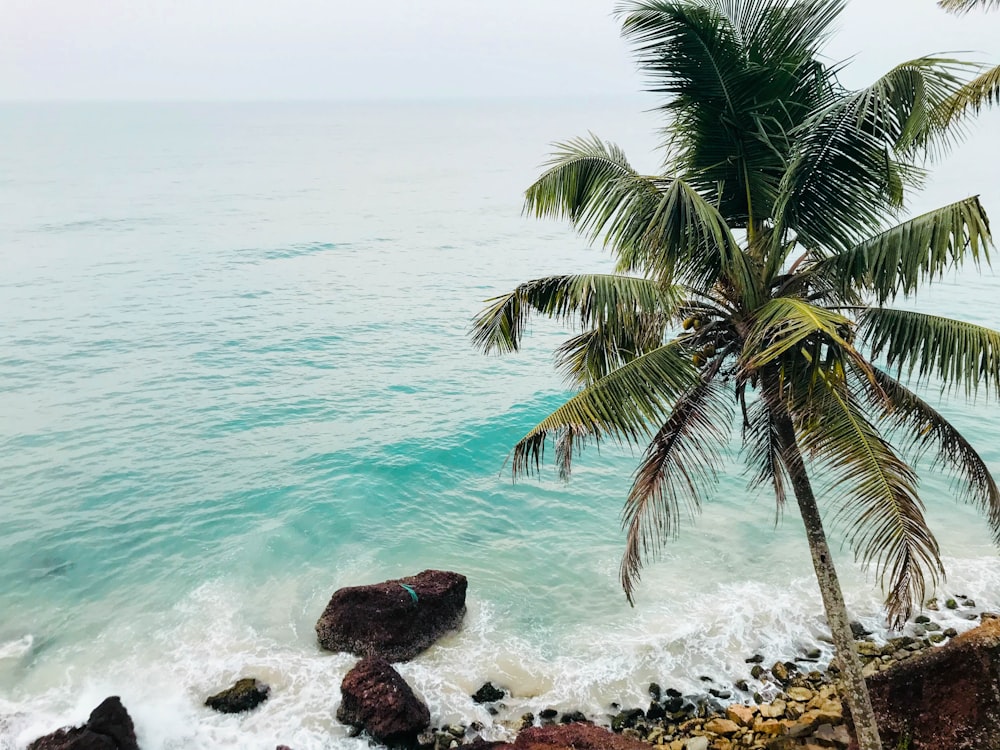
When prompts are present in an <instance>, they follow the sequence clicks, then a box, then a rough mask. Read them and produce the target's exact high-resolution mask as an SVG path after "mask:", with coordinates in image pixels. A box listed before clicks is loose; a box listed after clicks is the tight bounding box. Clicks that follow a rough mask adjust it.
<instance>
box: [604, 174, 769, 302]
mask: <svg viewBox="0 0 1000 750" xmlns="http://www.w3.org/2000/svg"><path fill="white" fill-rule="evenodd" d="M661 194H662V200H661V201H660V204H659V205H658V206H657V210H656V212H655V214H654V215H653V216H652V217H650V220H649V224H648V226H647V233H646V236H645V238H644V240H643V242H641V243H632V244H629V245H628V246H625V247H619V248H618V256H619V257H618V268H617V270H618V271H638V272H641V273H643V274H644V275H648V276H652V277H654V278H657V279H663V280H677V281H678V282H681V283H684V284H686V285H690V286H692V287H695V288H698V289H711V288H712V286H713V284H715V283H716V282H718V281H725V282H726V283H728V284H730V285H732V286H734V287H735V288H737V289H738V290H739V291H740V293H741V294H742V295H744V296H746V297H748V298H750V299H753V296H754V294H755V272H754V268H753V262H752V261H751V260H750V258H749V257H748V256H747V255H746V253H745V252H744V251H743V249H742V248H741V247H740V245H739V243H738V242H737V241H736V238H735V237H734V236H733V233H732V230H731V229H730V227H729V225H728V224H726V221H725V219H724V218H723V217H722V215H721V214H720V213H719V211H718V209H716V208H715V206H713V205H712V204H711V203H709V202H708V201H706V200H705V199H704V198H703V197H702V196H701V195H699V193H698V192H697V191H696V190H695V189H694V188H692V187H691V186H690V185H688V184H687V183H686V182H684V181H683V180H679V179H677V180H672V181H671V182H670V183H669V185H665V186H664V187H663V189H662V193H661Z"/></svg>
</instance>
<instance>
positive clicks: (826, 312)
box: [473, 0, 1000, 750]
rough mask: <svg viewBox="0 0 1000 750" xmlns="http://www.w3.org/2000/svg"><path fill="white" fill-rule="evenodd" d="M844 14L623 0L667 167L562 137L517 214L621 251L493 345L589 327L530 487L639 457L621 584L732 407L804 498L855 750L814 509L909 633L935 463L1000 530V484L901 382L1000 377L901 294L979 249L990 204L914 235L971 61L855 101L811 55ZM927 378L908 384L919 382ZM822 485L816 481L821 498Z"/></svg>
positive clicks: (536, 443)
mask: <svg viewBox="0 0 1000 750" xmlns="http://www.w3.org/2000/svg"><path fill="white" fill-rule="evenodd" d="M843 7H844V2H843V0H798V1H797V2H787V0H632V1H631V2H628V3H627V4H625V5H624V6H622V7H621V8H620V9H619V11H618V12H619V14H620V17H621V18H622V20H623V24H624V35H625V36H626V38H627V39H628V40H630V41H631V42H632V44H633V45H634V47H635V49H636V52H637V57H638V62H639V66H640V68H641V69H642V70H643V71H644V72H645V73H646V74H647V75H648V77H649V79H650V81H651V83H652V85H651V90H652V91H654V92H656V93H658V94H661V95H663V96H664V97H665V99H666V102H665V104H664V105H663V107H662V110H663V113H664V114H665V115H666V119H667V124H666V128H665V135H666V160H665V174H664V175H662V176H650V175H643V174H640V173H638V172H637V171H636V170H634V169H633V168H632V167H631V166H630V165H629V162H628V161H627V159H626V157H625V155H624V153H622V151H621V150H620V149H619V148H617V147H616V146H614V145H613V144H610V143H605V142H603V141H601V140H600V139H599V138H597V137H595V136H590V137H587V138H580V139H576V140H571V141H567V142H565V143H562V144H559V145H558V151H557V152H556V153H555V154H554V156H553V158H552V161H551V163H550V164H549V168H548V169H547V171H545V172H544V174H542V176H541V177H540V178H539V179H538V180H537V181H536V182H535V183H534V184H533V185H532V186H531V187H530V188H528V190H527V194H526V196H527V200H526V208H527V210H528V211H529V212H530V213H533V214H535V215H537V216H539V217H565V218H568V219H569V220H570V221H571V222H572V224H573V225H574V226H575V227H576V229H577V230H579V231H580V232H581V233H583V234H584V235H585V236H587V237H588V238H590V239H591V240H592V241H596V240H601V241H603V242H604V244H605V245H606V246H607V247H608V248H610V250H611V251H612V252H613V254H614V255H615V257H616V259H617V267H616V271H615V273H613V274H606V275H568V276H552V277H547V278H542V279H536V280H534V281H529V282H526V283H524V284H521V285H520V286H518V287H517V288H516V289H514V290H513V291H512V292H510V293H509V294H504V295H502V296H499V297H496V298H494V299H492V300H489V302H488V307H486V309H484V310H483V311H482V312H481V313H480V314H479V315H478V316H477V318H476V320H475V322H474V326H473V339H474V342H475V344H476V345H477V346H478V347H479V348H481V349H482V350H484V351H486V352H495V353H506V352H513V351H517V350H518V349H519V348H520V347H521V345H522V339H523V335H524V332H525V327H526V324H527V322H528V320H529V318H530V316H531V315H532V314H534V313H537V314H541V315H545V316H548V317H550V318H555V319H557V320H559V321H563V322H566V323H571V324H574V325H575V326H579V328H580V332H579V333H578V334H577V335H575V336H573V337H572V338H570V339H569V340H568V341H566V342H565V343H564V344H563V345H562V346H561V347H560V349H559V350H558V365H559V367H560V368H561V369H563V370H564V371H565V372H566V373H567V375H568V376H569V378H570V379H571V380H572V381H573V382H574V383H575V384H576V385H577V386H579V388H580V390H579V392H578V393H576V395H575V396H573V397H572V398H571V399H570V400H569V401H567V402H566V403H565V404H564V405H563V406H561V407H560V408H559V409H557V410H556V411H554V412H553V413H552V414H550V415H549V416H548V417H546V418H545V419H544V420H542V421H541V422H540V423H539V424H538V425H537V426H536V427H535V428H534V429H532V430H531V431H530V432H529V433H528V434H527V435H525V437H524V438H523V439H522V440H521V441H520V442H518V443H517V445H516V446H515V447H514V449H513V451H512V456H511V461H512V464H513V471H514V474H515V476H520V475H524V474H529V473H534V472H537V471H538V470H539V468H540V464H541V462H542V460H543V458H544V454H545V450H546V446H547V444H548V443H549V441H550V439H551V441H552V442H553V443H554V450H555V459H556V463H557V465H558V468H559V472H560V474H561V475H562V476H563V477H565V478H568V476H569V473H570V469H571V465H572V461H573V459H574V458H575V456H576V454H577V452H578V451H579V450H580V449H581V448H582V447H583V446H584V445H586V444H587V443H593V442H597V441H601V440H611V441H614V442H618V443H623V444H628V445H633V446H643V445H644V446H645V453H644V455H643V458H642V460H641V462H640V464H639V466H638V468H637V469H636V472H635V478H634V482H633V484H632V488H631V491H630V493H629V495H628V497H627V499H626V501H625V507H624V511H623V526H624V529H625V531H626V534H627V541H626V549H625V554H624V558H623V561H622V565H621V581H622V585H623V587H624V590H625V593H626V595H627V597H628V599H629V601H632V599H633V596H634V594H635V591H636V584H637V582H638V580H639V575H640V570H641V567H642V565H643V564H644V562H645V561H646V560H647V559H648V558H650V557H651V556H654V555H655V554H656V553H657V552H658V551H659V550H660V549H661V548H662V545H663V543H664V542H665V541H666V540H668V539H669V538H670V537H671V536H672V535H673V534H674V533H675V532H676V531H677V523H678V519H679V517H680V515H681V513H682V505H687V506H689V507H691V508H694V509H698V508H700V506H701V501H702V498H703V496H704V494H705V492H706V491H707V490H709V489H710V487H711V485H712V482H713V479H714V477H715V472H716V469H717V467H718V464H719V463H720V460H721V456H722V454H723V448H724V446H725V445H726V444H727V442H728V439H729V436H730V430H731V428H732V427H733V423H734V421H735V418H736V417H737V416H739V418H740V422H741V425H742V428H741V430H742V438H743V445H744V455H745V458H746V460H747V461H748V463H749V465H750V467H751V469H752V474H753V476H754V477H755V478H754V480H753V484H756V485H768V486H770V487H771V488H772V489H773V491H774V494H775V498H776V500H777V503H778V505H779V506H782V505H784V503H785V500H786V497H787V496H788V494H789V493H790V494H791V495H792V496H794V498H795V501H796V503H797V505H798V508H799V511H800V513H801V515H802V519H803V521H804V523H805V528H806V533H807V537H808V542H809V548H810V552H811V555H812V562H813V566H814V568H815V572H816V576H817V579H818V582H819V588H820V591H821V594H822V599H823V604H824V607H825V610H826V616H827V621H828V623H829V626H830V629H831V631H832V635H833V639H834V643H835V645H836V648H837V653H838V660H839V663H840V665H841V672H842V682H843V684H842V686H841V691H842V695H843V697H844V699H845V701H846V702H847V704H848V707H849V708H850V711H851V714H852V716H853V719H854V723H855V728H856V732H857V735H858V739H859V743H860V747H861V748H862V750H874V749H876V748H880V747H881V742H880V739H879V736H878V730H877V728H876V725H875V719H874V715H873V712H872V709H871V704H870V701H869V699H868V693H867V688H866V685H865V682H864V677H863V675H862V672H861V665H860V662H859V660H858V657H857V653H856V651H855V645H854V641H853V637H852V634H851V630H850V625H849V619H848V615H847V609H846V606H845V603H844V598H843V595H842V593H841V590H840V585H839V583H838V581H837V574H836V571H835V569H834V566H833V561H832V557H831V555H830V550H829V547H828V544H827V539H826V534H825V532H824V528H823V522H822V519H821V515H820V512H819V509H818V505H817V497H816V496H817V494H820V495H821V496H822V498H823V501H824V504H825V505H827V507H828V508H830V509H832V510H834V511H835V515H836V518H837V519H838V520H839V521H841V523H842V526H843V527H844V529H845V531H846V537H847V540H848V541H849V543H850V544H851V545H852V546H853V549H854V550H855V552H856V553H857V556H858V557H859V558H860V559H861V560H862V561H864V562H865V563H866V564H873V565H874V566H875V568H876V570H877V572H878V574H879V576H880V580H881V581H882V583H883V586H884V588H885V590H886V593H887V597H886V606H887V612H888V616H889V619H890V621H891V623H892V624H893V625H894V626H898V625H900V624H901V623H902V622H903V621H904V620H905V619H906V618H907V617H908V616H909V615H910V613H911V611H912V607H913V605H914V603H918V602H922V601H923V597H924V594H925V591H926V589H927V587H928V586H934V585H935V584H936V582H937V579H938V576H939V575H941V574H942V573H943V570H942V567H941V560H940V557H939V551H938V545H937V542H936V541H935V539H934V536H933V534H932V533H931V530H930V529H929V528H928V527H927V524H926V522H925V518H924V513H923V508H924V506H923V504H922V502H921V499H920V496H919V494H918V491H917V474H916V471H915V469H914V465H915V462H916V461H917V460H918V459H919V458H920V457H921V456H923V455H925V454H927V453H928V452H930V453H931V454H932V455H933V457H934V459H935V461H936V462H937V464H940V465H943V466H946V467H948V468H950V469H951V470H953V471H954V472H955V473H956V474H957V476H958V478H959V479H960V480H961V483H962V485H963V486H964V490H965V492H964V495H963V497H964V498H965V499H966V500H968V501H970V502H972V503H975V504H976V505H978V506H979V507H980V508H981V509H982V510H983V512H985V514H986V515H987V517H988V518H989V521H990V523H991V525H992V528H993V530H994V532H995V534H996V535H997V539H998V540H1000V490H998V488H997V485H996V483H995V482H994V480H993V477H992V476H991V474H990V471H989V468H988V467H987V465H986V464H985V463H984V461H983V459H982V458H981V457H980V456H979V454H978V453H977V452H976V451H975V449H974V448H973V447H972V446H971V445H970V444H969V442H968V441H967V440H966V439H965V438H964V437H963V436H962V435H961V434H960V433H959V432H958V430H956V429H955V427H954V426H952V424H951V423H949V422H948V420H947V419H946V418H945V417H944V416H943V415H942V414H941V413H939V412H938V411H937V410H936V409H935V408H934V407H933V406H932V405H931V404H929V403H928V402H927V401H925V400H923V399H922V398H921V397H920V396H919V395H918V394H917V393H916V392H915V391H914V390H912V389H911V388H910V387H909V386H908V385H907V382H908V381H918V382H919V381H921V380H928V379H932V378H933V379H934V380H939V381H940V382H941V383H942V384H944V385H945V387H947V388H949V389H952V390H959V391H962V392H964V393H965V394H966V395H967V396H971V395H974V394H975V393H976V392H977V391H978V390H985V391H987V392H992V391H995V390H997V389H1000V333H998V332H996V331H992V330H989V329H986V328H983V327H980V326H976V325H971V324H969V323H965V322H960V321H956V320H950V319H947V318H942V317H938V316H934V315H926V314H923V313H918V312H911V311H905V310H899V309H895V308H892V307H889V306H887V303H892V301H893V300H896V299H907V298H909V297H910V296H911V295H912V294H913V293H914V292H915V291H916V289H917V287H918V286H919V285H921V284H923V283H929V282H932V281H934V280H935V279H937V278H939V277H940V275H941V274H942V272H943V271H944V270H945V269H946V268H950V267H952V266H957V265H959V264H961V263H963V262H965V261H969V260H971V261H972V262H974V263H977V264H978V263H979V262H980V261H983V260H988V255H987V251H988V246H989V244H990V242H991V240H990V232H989V224H988V220H987V217H986V215H985V213H984V211H983V208H982V206H981V205H980V203H979V200H978V199H977V198H974V197H973V198H965V199H963V200H960V201H958V202H956V203H953V204H951V205H948V206H944V207H942V208H939V209H937V210H935V211H932V212H930V213H927V214H924V215H922V216H918V217H916V218H911V219H909V220H907V221H903V222H902V223H899V219H900V215H901V212H902V207H903V197H904V194H905V192H906V191H907V190H908V189H909V188H911V187H913V186H915V185H917V184H919V182H920V181H921V179H922V177H923V176H924V171H923V170H922V169H921V168H920V166H919V164H918V159H919V158H920V157H921V155H922V154H923V153H925V152H926V150H927V149H928V148H930V147H932V146H935V145H937V144H941V143H942V142H945V141H946V138H947V133H946V128H945V123H944V121H943V120H942V119H941V117H940V114H939V113H940V111H941V110H940V107H941V105H942V102H944V101H946V100H947V98H948V97H949V96H952V95H953V94H954V92H955V91H956V90H957V89H958V88H959V87H960V86H961V85H962V83H963V78H964V74H965V72H966V71H967V70H968V67H967V66H964V65H962V64H961V63H958V62H956V61H953V60H945V59H937V58H920V59H917V60H912V61H909V62H906V63H903V64H901V65H899V66H897V67H896V68H893V69H892V70H890V71H889V72H888V73H886V74H885V75H884V76H883V77H882V78H880V79H878V80H876V81H875V82H874V83H872V84H871V85H870V86H868V87H867V88H865V89H862V90H858V91H852V90H847V89H845V88H844V87H843V86H842V85H841V84H840V83H838V80H837V75H836V74H837V69H838V66H836V65H828V64H826V63H824V62H822V60H821V58H820V57H819V53H820V49H821V47H822V44H823V42H824V40H825V39H826V37H827V35H828V32H829V29H830V26H831V24H832V23H833V22H834V21H835V19H836V18H837V16H838V15H839V13H840V12H841V11H842V9H843ZM910 385H913V383H910ZM814 481H815V482H819V483H820V484H819V485H818V487H819V490H820V492H819V493H817V491H816V490H815V489H814V484H813V483H814Z"/></svg>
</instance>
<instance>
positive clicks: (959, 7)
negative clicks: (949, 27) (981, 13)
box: [938, 0, 1000, 13]
mask: <svg viewBox="0 0 1000 750" xmlns="http://www.w3.org/2000/svg"><path fill="white" fill-rule="evenodd" d="M938 5H940V6H941V7H942V8H944V9H945V10H947V11H950V12H952V13H968V12H969V11H970V10H973V9H975V8H982V9H983V10H994V9H996V8H1000V0H938Z"/></svg>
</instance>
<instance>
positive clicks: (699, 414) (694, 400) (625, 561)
mask: <svg viewBox="0 0 1000 750" xmlns="http://www.w3.org/2000/svg"><path fill="white" fill-rule="evenodd" d="M716 372H717V369H716ZM731 422H732V407H731V403H730V402H729V400H728V399H726V389H725V387H724V385H722V384H720V383H719V382H718V381H717V380H716V379H715V373H714V372H712V373H708V374H706V378H705V380H703V381H702V382H700V383H698V384H697V385H696V386H694V387H693V388H691V389H690V390H689V391H688V392H687V393H685V394H683V395H682V396H681V397H680V398H679V399H678V400H677V402H676V404H675V405H674V408H673V411H671V413H670V416H669V418H668V419H667V421H666V422H665V423H664V424H663V426H662V427H661V428H660V429H659V430H658V431H657V433H656V434H655V435H654V436H653V439H652V441H651V442H650V443H649V446H648V447H647V448H646V452H645V455H644V456H643V459H642V462H641V463H640V464H639V467H638V468H637V469H636V472H635V479H634V481H633V483H632V489H631V491H630V492H629V495H628V498H627V499H626V501H625V508H624V510H623V511H622V526H623V528H624V529H625V532H626V542H625V554H624V556H623V558H622V564H621V582H622V587H623V588H624V589H625V595H626V596H627V597H628V600H629V602H630V603H632V601H633V598H632V595H633V592H634V589H635V585H636V583H638V581H639V575H640V571H641V569H642V566H643V563H644V562H645V560H646V559H647V558H649V557H650V556H651V555H655V554H657V553H658V552H659V551H660V550H661V549H662V545H663V542H664V540H666V539H669V538H670V537H672V536H673V535H675V534H676V532H677V525H678V522H679V520H680V517H681V503H682V502H686V504H687V506H688V508H689V509H690V511H691V512H692V513H694V512H697V511H698V510H699V509H700V507H701V497H702V493H703V492H704V491H705V489H706V488H708V487H709V486H711V485H712V484H714V482H715V480H716V467H717V464H718V463H719V461H720V451H721V449H722V448H723V447H724V446H725V444H726V441H727V439H728V437H729V429H728V428H729V426H730V424H731Z"/></svg>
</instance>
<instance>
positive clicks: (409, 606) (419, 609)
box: [316, 570, 468, 662]
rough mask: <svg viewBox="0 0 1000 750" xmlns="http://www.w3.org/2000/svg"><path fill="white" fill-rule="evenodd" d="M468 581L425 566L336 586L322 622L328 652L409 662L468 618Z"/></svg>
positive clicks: (323, 643) (320, 631) (318, 625)
mask: <svg viewBox="0 0 1000 750" xmlns="http://www.w3.org/2000/svg"><path fill="white" fill-rule="evenodd" d="M467 587H468V580H467V579H466V578H465V576H463V575H460V574H459V573H452V572H449V571H443V570H425V571H424V572H422V573H419V574H417V575H415V576H410V577H408V578H400V579H398V580H392V581H384V582H382V583H376V584H372V585H369V586H349V587H347V588H342V589H339V590H338V591H336V592H335V593H334V595H333V597H331V599H330V603H329V604H327V605H326V610H324V612H323V614H322V616H321V617H320V618H319V621H318V622H317V623H316V636H317V638H318V639H319V644H320V646H322V647H323V648H325V649H326V650H328V651H347V652H349V653H352V654H356V655H358V656H379V657H381V658H383V659H386V660H388V661H393V662H395V661H409V660H410V659H412V658H413V657H415V656H416V655H417V654H419V653H420V652H421V651H423V650H424V649H426V648H428V647H429V646H430V645H431V644H433V643H434V642H435V641H436V640H437V639H438V638H440V637H441V636H442V635H444V634H445V633H447V632H448V631H450V630H454V629H455V628H457V627H458V626H459V625H460V624H461V623H462V618H463V617H465V591H466V588H467Z"/></svg>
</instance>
